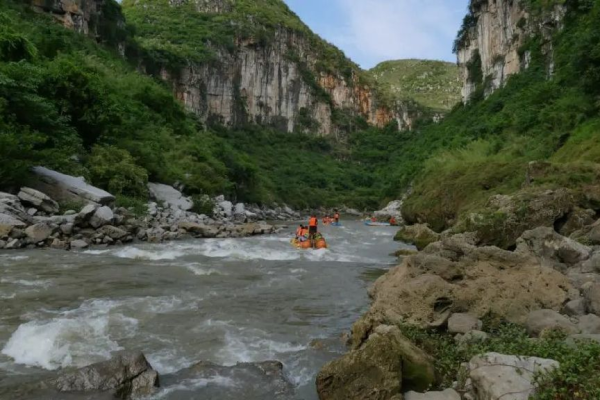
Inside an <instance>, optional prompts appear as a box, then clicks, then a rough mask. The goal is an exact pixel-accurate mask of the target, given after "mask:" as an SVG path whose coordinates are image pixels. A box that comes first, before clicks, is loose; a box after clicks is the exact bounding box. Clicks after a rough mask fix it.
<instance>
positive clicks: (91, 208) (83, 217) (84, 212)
mask: <svg viewBox="0 0 600 400" xmlns="http://www.w3.org/2000/svg"><path fill="white" fill-rule="evenodd" d="M97 209H98V206H97V205H95V204H88V205H86V206H85V207H83V208H82V209H81V211H79V214H78V216H77V219H78V220H80V221H87V220H89V219H90V218H92V215H94V213H95V212H96V210H97Z"/></svg>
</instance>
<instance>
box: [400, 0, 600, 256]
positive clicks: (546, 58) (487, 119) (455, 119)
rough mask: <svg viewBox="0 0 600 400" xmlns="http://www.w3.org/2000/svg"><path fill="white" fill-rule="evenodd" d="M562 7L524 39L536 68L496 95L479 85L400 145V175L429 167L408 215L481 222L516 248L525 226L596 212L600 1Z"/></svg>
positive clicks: (496, 239) (498, 28) (526, 9)
mask: <svg viewBox="0 0 600 400" xmlns="http://www.w3.org/2000/svg"><path fill="white" fill-rule="evenodd" d="M482 3H485V2H481V1H475V0H473V1H472V5H481V4H482ZM495 3H496V7H499V8H500V9H505V7H508V6H509V5H511V4H512V7H517V5H516V4H517V2H511V1H508V0H507V1H496V2H495ZM558 3H563V2H546V3H543V4H542V3H541V2H534V1H524V2H520V3H519V4H520V7H522V8H521V9H519V10H517V9H515V10H514V11H515V13H518V14H527V15H533V14H534V13H537V14H536V15H550V14H552V13H553V12H554V10H555V4H558ZM563 11H564V12H563V14H564V16H563V18H562V22H561V24H560V25H553V26H554V27H555V28H554V30H549V31H540V30H531V31H530V33H529V34H527V36H526V37H524V38H523V39H522V40H523V43H524V44H523V46H521V48H520V51H519V53H521V54H523V55H525V54H529V55H528V56H527V59H528V63H527V68H523V69H520V72H519V73H514V74H512V75H511V76H510V77H509V78H506V77H505V78H504V79H505V80H504V81H502V86H501V87H498V88H497V89H496V90H495V91H490V92H488V93H487V98H485V96H483V95H484V94H485V93H484V91H483V90H482V89H483V87H481V86H479V87H478V93H479V94H480V96H471V99H470V101H469V102H468V104H466V105H464V106H462V107H459V108H457V109H456V110H455V111H454V112H452V113H451V114H450V115H448V116H447V118H446V119H445V120H444V121H443V122H442V123H440V124H439V125H435V126H430V127H427V128H426V129H423V130H422V131H421V132H420V133H419V135H416V136H415V138H414V139H413V140H411V141H409V142H408V143H406V144H405V145H404V146H403V147H402V149H400V154H398V158H397V159H398V160H399V161H398V164H397V165H396V168H397V169H398V170H397V171H398V172H397V174H398V175H399V176H408V177H410V176H411V174H412V173H411V172H410V171H413V172H414V171H420V172H416V173H415V174H412V176H413V177H415V180H414V182H415V185H414V190H413V193H412V195H411V196H410V197H409V198H408V200H407V202H406V203H405V210H404V214H405V217H406V219H407V220H408V221H409V222H427V223H429V224H430V226H431V227H433V228H434V229H436V230H444V229H447V228H451V227H454V228H455V229H458V230H472V231H477V232H478V233H479V235H480V239H481V240H482V241H483V242H484V243H488V244H497V245H500V246H502V247H511V246H514V240H515V238H516V237H518V235H519V233H520V232H522V230H523V229H525V228H531V227H535V226H538V225H540V224H542V225H545V226H552V225H553V224H556V226H555V227H556V229H561V227H562V226H563V225H564V224H566V223H567V222H566V221H568V220H570V218H574V220H572V222H571V223H572V224H575V226H577V224H580V223H581V221H582V220H584V219H582V220H580V222H577V221H578V220H577V218H578V217H577V215H580V216H581V215H587V213H589V214H590V215H597V214H596V212H597V211H599V210H598V204H599V203H598V200H599V199H598V193H600V187H599V186H598V185H599V183H600V143H599V141H598V138H599V137H600V120H599V119H598V113H599V107H600V104H599V103H598V98H599V96H600V80H599V78H598V77H600V41H599V34H598V29H597V27H598V26H600V3H598V2H596V1H587V0H579V1H569V2H566V3H565V8H564V10H563ZM504 28H505V26H504V25H492V26H490V29H492V30H491V31H490V32H489V33H488V36H489V37H490V38H500V37H503V36H502V35H503V34H504V33H503V32H504ZM549 38H550V39H549ZM549 40H550V41H549ZM460 49H461V48H460V47H459V50H460ZM549 49H552V52H549ZM482 53H483V51H482ZM483 59H484V58H482V60H483ZM484 64H485V63H484ZM482 65H483V64H482ZM549 71H552V74H549ZM407 171H408V172H407ZM407 183H408V181H405V184H407ZM497 195H500V196H497ZM536 210H538V211H536ZM542 216H543V217H542ZM569 229H571V228H569Z"/></svg>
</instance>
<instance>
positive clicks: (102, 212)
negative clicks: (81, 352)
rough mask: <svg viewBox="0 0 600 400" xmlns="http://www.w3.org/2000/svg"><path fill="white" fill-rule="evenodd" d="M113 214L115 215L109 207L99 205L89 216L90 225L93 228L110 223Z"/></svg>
mask: <svg viewBox="0 0 600 400" xmlns="http://www.w3.org/2000/svg"><path fill="white" fill-rule="evenodd" d="M114 216H115V215H114V214H113V212H112V210H111V209H110V208H109V207H107V206H104V207H100V208H98V209H97V210H96V212H95V213H94V215H92V218H90V225H92V226H93V227H94V228H100V227H101V226H104V225H109V224H111V223H112V221H113V218H114Z"/></svg>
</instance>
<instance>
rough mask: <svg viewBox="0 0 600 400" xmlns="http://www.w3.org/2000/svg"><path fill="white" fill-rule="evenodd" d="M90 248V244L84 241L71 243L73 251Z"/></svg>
mask: <svg viewBox="0 0 600 400" xmlns="http://www.w3.org/2000/svg"><path fill="white" fill-rule="evenodd" d="M88 247H89V244H88V243H87V242H86V241H84V240H73V241H71V248H72V249H86V248H88Z"/></svg>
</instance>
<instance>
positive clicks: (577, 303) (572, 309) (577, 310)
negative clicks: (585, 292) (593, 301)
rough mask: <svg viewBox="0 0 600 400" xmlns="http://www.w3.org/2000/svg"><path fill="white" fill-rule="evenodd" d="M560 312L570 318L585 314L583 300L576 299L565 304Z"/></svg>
mask: <svg viewBox="0 0 600 400" xmlns="http://www.w3.org/2000/svg"><path fill="white" fill-rule="evenodd" d="M561 312H562V313H563V314H566V315H568V316H570V317H576V316H580V315H584V314H585V312H586V304H585V299H583V298H578V299H575V300H571V301H569V302H568V303H567V304H565V306H564V307H563V309H562V311H561Z"/></svg>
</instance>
